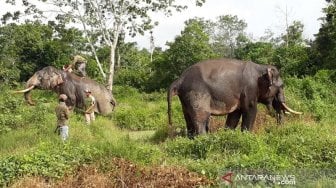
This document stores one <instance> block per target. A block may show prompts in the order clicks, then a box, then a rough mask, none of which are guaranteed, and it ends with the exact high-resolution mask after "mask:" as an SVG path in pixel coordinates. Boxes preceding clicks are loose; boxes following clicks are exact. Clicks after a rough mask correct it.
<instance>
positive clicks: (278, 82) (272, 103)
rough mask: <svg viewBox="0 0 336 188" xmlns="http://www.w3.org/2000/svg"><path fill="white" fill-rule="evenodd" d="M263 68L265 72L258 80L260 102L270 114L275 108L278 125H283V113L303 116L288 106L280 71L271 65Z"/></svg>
mask: <svg viewBox="0 0 336 188" xmlns="http://www.w3.org/2000/svg"><path fill="white" fill-rule="evenodd" d="M261 67H263V69H264V71H262V72H263V74H262V76H261V77H259V79H258V85H259V88H260V94H259V97H258V102H261V103H263V104H265V105H266V107H267V109H268V111H269V112H271V108H272V107H273V109H274V110H275V112H276V113H275V116H276V119H277V123H278V124H280V123H282V116H283V113H293V114H297V115H300V114H302V112H297V111H295V110H293V109H291V108H289V107H288V106H287V105H286V100H285V94H284V83H283V81H282V79H281V77H280V72H279V71H278V69H277V68H276V67H274V66H271V65H262V66H261Z"/></svg>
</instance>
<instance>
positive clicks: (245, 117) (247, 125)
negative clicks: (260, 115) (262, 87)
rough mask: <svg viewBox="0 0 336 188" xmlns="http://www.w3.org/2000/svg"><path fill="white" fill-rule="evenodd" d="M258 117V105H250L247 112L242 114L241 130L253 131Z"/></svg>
mask: <svg viewBox="0 0 336 188" xmlns="http://www.w3.org/2000/svg"><path fill="white" fill-rule="evenodd" d="M256 115H257V105H256V104H255V105H250V106H249V108H248V109H247V110H245V111H244V112H243V113H242V125H241V130H242V131H245V130H248V131H251V130H252V129H253V125H254V121H255V118H256Z"/></svg>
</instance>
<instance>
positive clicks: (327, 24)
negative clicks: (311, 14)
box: [313, 0, 336, 69]
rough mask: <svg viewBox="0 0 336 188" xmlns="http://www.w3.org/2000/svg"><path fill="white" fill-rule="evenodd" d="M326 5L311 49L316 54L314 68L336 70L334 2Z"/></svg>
mask: <svg viewBox="0 0 336 188" xmlns="http://www.w3.org/2000/svg"><path fill="white" fill-rule="evenodd" d="M327 2H328V5H327V7H326V8H324V9H323V12H324V14H325V16H324V17H323V18H321V20H322V24H321V28H320V29H319V32H318V33H317V34H316V40H315V41H314V43H313V48H314V50H315V51H316V53H317V56H316V58H315V59H314V60H315V66H317V67H319V68H320V69H322V68H324V69H335V68H336V64H335V61H336V1H331V0H329V1H327Z"/></svg>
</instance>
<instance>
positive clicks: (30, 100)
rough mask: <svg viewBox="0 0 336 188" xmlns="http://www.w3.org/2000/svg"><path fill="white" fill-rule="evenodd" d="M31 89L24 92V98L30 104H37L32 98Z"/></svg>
mask: <svg viewBox="0 0 336 188" xmlns="http://www.w3.org/2000/svg"><path fill="white" fill-rule="evenodd" d="M30 91H31V90H28V91H27V92H25V93H24V98H25V100H26V101H27V103H28V104H30V105H35V103H34V102H33V101H32V99H31V92H30Z"/></svg>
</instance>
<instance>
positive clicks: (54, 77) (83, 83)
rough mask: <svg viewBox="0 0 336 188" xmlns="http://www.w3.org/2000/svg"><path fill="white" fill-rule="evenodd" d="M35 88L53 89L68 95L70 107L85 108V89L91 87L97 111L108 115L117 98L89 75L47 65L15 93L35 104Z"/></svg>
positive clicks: (67, 101) (67, 102)
mask: <svg viewBox="0 0 336 188" xmlns="http://www.w3.org/2000/svg"><path fill="white" fill-rule="evenodd" d="M34 88H38V89H45V90H52V91H54V92H56V93H58V94H65V95H67V96H68V99H67V100H66V104H67V105H68V106H70V108H73V107H78V108H80V109H83V108H84V101H85V93H84V90H85V89H90V90H91V92H92V95H93V96H94V97H95V99H96V105H95V112H97V113H100V114H102V115H107V114H109V113H111V112H112V111H113V110H114V107H115V105H116V100H115V99H114V97H113V95H112V92H111V91H109V90H108V89H106V88H105V87H104V86H103V85H101V84H98V83H97V82H96V81H94V80H91V79H89V78H87V77H79V76H77V75H75V74H73V73H70V72H67V71H63V70H59V69H56V68H55V67H53V66H48V67H45V68H43V69H41V70H39V71H37V72H35V73H34V74H33V76H32V77H30V78H29V80H28V81H27V83H26V89H24V90H21V91H16V92H15V93H24V96H25V99H26V101H27V102H28V103H29V104H31V105H33V104H34V103H33V102H32V100H31V96H30V92H31V90H33V89H34Z"/></svg>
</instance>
